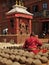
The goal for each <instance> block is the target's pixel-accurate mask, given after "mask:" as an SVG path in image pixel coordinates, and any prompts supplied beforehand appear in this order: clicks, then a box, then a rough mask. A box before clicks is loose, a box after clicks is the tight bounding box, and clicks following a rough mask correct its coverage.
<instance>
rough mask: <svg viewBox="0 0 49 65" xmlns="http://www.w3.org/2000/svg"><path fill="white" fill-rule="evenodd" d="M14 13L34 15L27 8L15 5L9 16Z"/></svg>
mask: <svg viewBox="0 0 49 65" xmlns="http://www.w3.org/2000/svg"><path fill="white" fill-rule="evenodd" d="M12 13H23V14H28V15H33V14H31V13H30V12H28V11H27V8H26V7H24V6H20V5H14V6H13V9H11V10H10V11H8V12H7V14H12Z"/></svg>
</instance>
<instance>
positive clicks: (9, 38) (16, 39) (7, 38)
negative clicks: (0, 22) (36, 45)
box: [0, 34, 49, 44]
mask: <svg viewBox="0 0 49 65" xmlns="http://www.w3.org/2000/svg"><path fill="white" fill-rule="evenodd" d="M28 37H29V34H21V35H18V34H6V35H0V42H11V43H20V44H21V43H24V42H25V40H26V39H27V38H28ZM39 39H40V40H41V41H42V42H43V43H47V42H48V40H49V38H39Z"/></svg>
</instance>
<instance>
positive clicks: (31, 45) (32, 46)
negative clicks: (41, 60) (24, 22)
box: [23, 33, 42, 54]
mask: <svg viewBox="0 0 49 65" xmlns="http://www.w3.org/2000/svg"><path fill="white" fill-rule="evenodd" d="M41 46H42V42H41V41H40V40H39V39H38V38H37V37H36V36H35V35H34V33H31V34H30V37H29V38H28V39H26V41H25V43H24V45H23V48H25V49H27V50H28V51H31V52H34V53H35V54H37V53H38V52H39V48H40V47H41Z"/></svg>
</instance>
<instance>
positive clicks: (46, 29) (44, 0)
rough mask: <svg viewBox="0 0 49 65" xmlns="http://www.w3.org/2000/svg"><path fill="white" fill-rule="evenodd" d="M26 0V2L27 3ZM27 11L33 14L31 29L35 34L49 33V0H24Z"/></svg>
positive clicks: (40, 35)
mask: <svg viewBox="0 0 49 65" xmlns="http://www.w3.org/2000/svg"><path fill="white" fill-rule="evenodd" d="M27 2H28V3H27ZM25 6H26V7H27V8H28V11H29V12H31V13H33V14H34V18H33V23H32V24H33V26H32V29H33V31H34V32H35V34H37V35H39V37H42V35H46V37H48V35H49V0H33V1H32V0H28V1H25Z"/></svg>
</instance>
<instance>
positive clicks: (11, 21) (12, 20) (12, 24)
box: [10, 18, 14, 28]
mask: <svg viewBox="0 0 49 65" xmlns="http://www.w3.org/2000/svg"><path fill="white" fill-rule="evenodd" d="M10 24H11V27H12V28H13V27H14V19H13V18H11V19H10Z"/></svg>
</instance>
